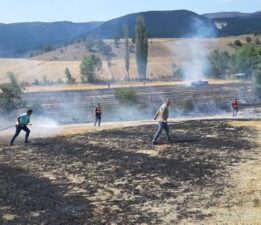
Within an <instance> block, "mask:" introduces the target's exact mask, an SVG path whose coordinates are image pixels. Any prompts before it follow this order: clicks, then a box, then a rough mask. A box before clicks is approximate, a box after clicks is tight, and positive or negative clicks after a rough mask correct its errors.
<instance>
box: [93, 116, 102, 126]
mask: <svg viewBox="0 0 261 225" xmlns="http://www.w3.org/2000/svg"><path fill="white" fill-rule="evenodd" d="M97 123H98V126H101V116H99V115H96V117H95V122H94V126H95V127H96V124H97Z"/></svg>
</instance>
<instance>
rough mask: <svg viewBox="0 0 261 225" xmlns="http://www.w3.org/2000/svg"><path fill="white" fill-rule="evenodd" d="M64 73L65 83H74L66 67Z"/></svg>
mask: <svg viewBox="0 0 261 225" xmlns="http://www.w3.org/2000/svg"><path fill="white" fill-rule="evenodd" d="M64 73H65V78H66V84H75V78H74V77H73V76H72V74H71V72H70V70H69V69H68V68H66V69H65V71H64Z"/></svg>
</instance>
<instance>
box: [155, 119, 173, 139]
mask: <svg viewBox="0 0 261 225" xmlns="http://www.w3.org/2000/svg"><path fill="white" fill-rule="evenodd" d="M162 130H165V132H166V134H167V137H168V140H171V137H170V134H169V125H168V123H167V122H160V123H159V127H158V131H157V133H156V134H155V136H154V138H153V140H152V142H156V141H157V140H158V138H159V136H160V134H161V132H162Z"/></svg>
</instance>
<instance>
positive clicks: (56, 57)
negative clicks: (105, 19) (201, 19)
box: [0, 36, 254, 82]
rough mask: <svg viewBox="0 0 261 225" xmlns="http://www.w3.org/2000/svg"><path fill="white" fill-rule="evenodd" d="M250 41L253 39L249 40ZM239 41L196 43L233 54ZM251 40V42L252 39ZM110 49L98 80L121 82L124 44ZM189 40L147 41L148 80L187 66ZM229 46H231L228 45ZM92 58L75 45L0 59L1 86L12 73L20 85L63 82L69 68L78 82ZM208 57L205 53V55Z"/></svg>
mask: <svg viewBox="0 0 261 225" xmlns="http://www.w3.org/2000/svg"><path fill="white" fill-rule="evenodd" d="M251 37H252V36H251ZM236 39H238V40H241V41H242V42H243V43H245V42H246V36H239V37H226V38H209V39H207V38H206V39H196V41H198V42H203V43H204V46H205V47H206V49H207V50H208V51H211V50H214V49H221V50H227V51H229V52H233V51H234V50H235V49H234V47H233V43H234V41H235V40H236ZM252 39H253V40H254V38H253V37H252ZM106 42H107V44H110V45H111V46H112V49H113V53H114V56H113V57H112V59H111V66H109V65H108V61H107V59H106V58H104V57H102V56H101V57H102V59H103V65H104V66H103V71H102V72H101V74H100V76H101V78H104V79H112V78H114V79H118V80H121V79H124V77H125V73H126V72H125V69H124V60H123V58H124V44H123V41H121V43H120V47H119V48H115V47H114V45H113V41H112V40H107V41H106ZM191 42H192V40H191V39H153V40H152V41H150V48H149V64H148V77H149V78H155V77H159V76H163V75H170V74H172V64H173V63H175V64H177V65H182V63H181V62H188V61H189V60H188V57H189V55H188V53H187V46H188V45H190V44H191ZM231 44H232V45H231ZM88 54H91V53H90V52H88V51H87V50H86V48H85V47H84V45H82V44H80V43H76V44H73V45H69V46H67V47H63V48H60V49H57V50H55V51H52V52H49V53H45V54H43V55H40V56H37V57H34V58H31V59H0V82H4V81H6V77H5V74H6V72H8V71H13V72H15V73H16V74H18V75H19V77H20V80H21V81H26V82H32V81H33V80H34V79H40V80H41V79H42V77H43V76H44V75H46V76H47V78H48V79H49V80H52V81H56V80H57V79H59V78H60V79H63V80H64V78H65V77H64V70H65V68H67V67H68V68H69V70H70V71H71V73H72V75H73V76H74V77H76V78H77V80H78V81H80V79H79V78H80V73H79V64H80V60H81V59H82V58H83V56H84V55H88ZM206 54H207V52H206ZM130 74H131V77H132V78H135V77H136V75H137V71H136V63H135V56H134V53H132V54H131V65H130Z"/></svg>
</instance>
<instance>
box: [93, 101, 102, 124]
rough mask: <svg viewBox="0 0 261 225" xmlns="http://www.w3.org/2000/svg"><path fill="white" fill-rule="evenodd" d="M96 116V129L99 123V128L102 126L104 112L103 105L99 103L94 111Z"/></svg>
mask: <svg viewBox="0 0 261 225" xmlns="http://www.w3.org/2000/svg"><path fill="white" fill-rule="evenodd" d="M94 115H95V122H94V126H95V127H96V124H97V122H98V126H99V127H100V126H101V115H102V110H101V104H100V103H98V105H97V106H96V108H95V111H94Z"/></svg>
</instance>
